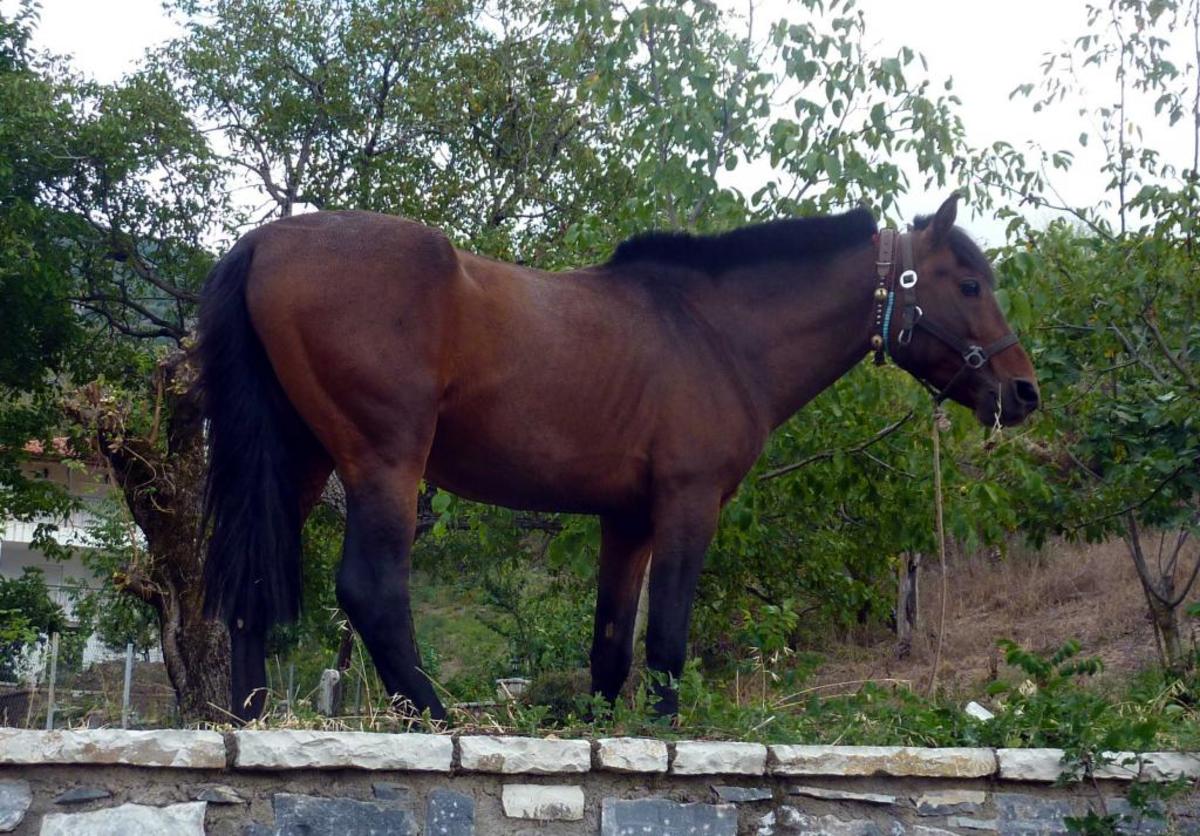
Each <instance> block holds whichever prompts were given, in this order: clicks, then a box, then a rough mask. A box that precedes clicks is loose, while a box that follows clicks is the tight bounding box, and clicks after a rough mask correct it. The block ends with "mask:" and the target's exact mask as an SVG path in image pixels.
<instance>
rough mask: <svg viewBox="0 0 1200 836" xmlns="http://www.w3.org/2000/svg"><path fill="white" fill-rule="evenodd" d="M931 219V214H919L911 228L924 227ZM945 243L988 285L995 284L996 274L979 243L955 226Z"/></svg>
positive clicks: (993, 285) (956, 256) (955, 255)
mask: <svg viewBox="0 0 1200 836" xmlns="http://www.w3.org/2000/svg"><path fill="white" fill-rule="evenodd" d="M932 221H933V216H932V215H919V216H917V217H916V218H915V219H914V220H913V229H915V230H922V229H925V228H926V227H928V226H929V224H930V223H931V222H932ZM946 244H947V246H949V247H950V252H952V253H954V257H955V258H957V259H958V260H959V261H961V262H962V263H963V264H964V265H965V266H966V267H969V268H970V269H972V270H974V271H975V272H976V273H977V274H978V275H979V278H981V279H984V280H985V281H986V282H987V283H988V284H989V285H990V286H992V287H995V286H996V276H995V274H994V273H993V272H992V263H991V261H989V260H988V257H987V256H986V255H984V253H983V250H982V249H980V247H979V245H978V244H976V243H975V242H974V241H973V240H971V236H970V235H968V234H967V233H966V232H964V231H963V230H962V229H961V228H959V227H957V226H955V227H951V228H950V235H949V236H948V237H947V238H946Z"/></svg>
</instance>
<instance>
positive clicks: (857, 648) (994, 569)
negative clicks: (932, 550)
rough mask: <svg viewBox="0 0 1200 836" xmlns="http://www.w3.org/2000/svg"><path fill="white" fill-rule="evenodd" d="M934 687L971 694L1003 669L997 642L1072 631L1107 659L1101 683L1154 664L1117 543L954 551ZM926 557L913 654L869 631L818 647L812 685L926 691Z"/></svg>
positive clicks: (930, 574) (1142, 611)
mask: <svg viewBox="0 0 1200 836" xmlns="http://www.w3.org/2000/svg"><path fill="white" fill-rule="evenodd" d="M948 570H949V571H948V586H949V598H948V600H947V606H946V635H945V641H944V646H943V650H942V657H943V658H942V665H941V672H940V674H939V678H938V681H939V685H940V687H941V688H943V689H945V690H946V691H947V692H948V693H951V694H957V695H964V696H965V695H968V694H969V695H977V694H978V693H979V691H980V688H981V686H982V685H983V684H985V683H986V682H988V681H990V680H992V679H994V678H995V677H996V676H997V674H998V673H1001V672H1002V671H1003V668H1004V665H1003V658H1002V654H1001V652H1000V651H999V650H998V649H997V647H996V640H997V639H1001V638H1008V639H1012V640H1013V641H1016V642H1018V643H1020V644H1022V645H1023V646H1025V647H1027V648H1030V649H1033V650H1039V651H1045V650H1053V649H1056V648H1058V647H1060V646H1061V645H1062V644H1063V643H1064V642H1066V641H1067V640H1069V639H1076V640H1078V641H1079V642H1080V643H1081V644H1082V645H1083V654H1084V655H1086V656H1098V657H1100V659H1101V660H1103V662H1104V666H1105V673H1104V675H1103V677H1102V678H1101V682H1103V681H1106V680H1107V681H1123V680H1127V679H1128V678H1129V677H1130V676H1131V675H1133V674H1135V673H1137V672H1138V671H1140V670H1142V669H1145V668H1147V667H1150V666H1152V665H1154V664H1155V663H1156V662H1157V661H1158V658H1157V654H1156V651H1155V645H1154V636H1153V632H1152V629H1151V626H1150V622H1149V620H1148V617H1147V614H1146V599H1145V597H1144V594H1143V592H1142V588H1141V585H1140V584H1139V582H1138V579H1137V575H1136V573H1135V571H1134V568H1133V564H1132V562H1131V561H1130V559H1129V555H1128V554H1127V552H1126V550H1125V545H1124V544H1123V543H1122V542H1120V541H1113V542H1109V543H1104V544H1100V545H1095V546H1068V545H1062V544H1053V545H1051V546H1048V547H1047V548H1046V549H1044V550H1042V551H1040V552H1034V551H1031V550H1028V549H1022V548H1017V549H1013V550H1012V551H1011V552H1010V553H1009V554H1008V555H1007V556H1005V557H1003V558H999V557H989V556H987V555H955V556H952V557H951V558H950V561H949V567H948ZM939 575H940V572H939V571H938V567H937V565H936V563H935V562H933V561H927V562H926V563H925V564H924V565H923V567H922V571H921V579H920V594H921V600H920V620H919V622H918V625H917V629H916V631H915V632H914V637H913V650H912V654H911V655H910V656H909V658H907V659H903V660H899V659H897V658H896V656H895V641H894V639H893V638H892V637H891V635H890V634H887V633H883V632H882V631H876V632H874V633H872V634H870V635H859V636H854V637H850V638H849V639H847V640H845V641H842V642H840V643H837V644H834V645H832V646H829V645H827V646H826V647H824V648H822V650H823V652H824V653H825V654H826V658H827V660H828V661H827V663H826V664H824V665H822V667H821V669H820V671H819V672H818V674H817V676H816V678H815V681H814V683H813V684H815V685H827V684H833V683H838V682H851V681H855V680H864V679H872V680H882V679H893V680H907V681H910V682H912V685H913V687H914V689H916V690H919V691H924V689H925V687H926V686H927V684H928V682H929V674H930V667H931V665H932V660H933V648H934V645H935V642H936V629H937V619H938V610H939V604H940V599H939V596H940V588H941V579H940V577H939Z"/></svg>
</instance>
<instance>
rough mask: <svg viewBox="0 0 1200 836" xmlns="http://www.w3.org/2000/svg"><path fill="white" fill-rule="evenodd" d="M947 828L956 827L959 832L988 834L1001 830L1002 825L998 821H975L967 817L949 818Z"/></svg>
mask: <svg viewBox="0 0 1200 836" xmlns="http://www.w3.org/2000/svg"><path fill="white" fill-rule="evenodd" d="M946 826H947V827H955V828H958V829H959V830H980V831H987V832H995V831H997V830H999V829H1000V823H999V822H998V821H997V820H996V819H973V818H968V817H967V816H947V817H946Z"/></svg>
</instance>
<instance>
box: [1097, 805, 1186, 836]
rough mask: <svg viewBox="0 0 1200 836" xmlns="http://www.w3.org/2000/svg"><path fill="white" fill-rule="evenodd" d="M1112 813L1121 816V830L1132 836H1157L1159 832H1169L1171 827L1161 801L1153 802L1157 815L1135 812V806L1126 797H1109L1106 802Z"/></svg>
mask: <svg viewBox="0 0 1200 836" xmlns="http://www.w3.org/2000/svg"><path fill="white" fill-rule="evenodd" d="M1105 806H1106V807H1107V808H1108V812H1109V814H1110V815H1115V816H1121V817H1122V818H1121V825H1120V826H1121V832H1122V833H1128V834H1130V836H1135V834H1136V836H1143V834H1146V836H1157V834H1159V833H1168V832H1170V828H1168V827H1167V821H1166V815H1165V808H1164V807H1163V805H1162V803H1161V802H1156V803H1153V804H1152V807H1153V809H1154V810H1155V811H1156V812H1157V813H1158V814H1159V815H1158V816H1157V817H1154V816H1149V815H1141V814H1139V813H1136V812H1134V809H1133V807H1131V806H1130V804H1129V802H1128V801H1126V800H1125V799H1124V798H1109V799H1107V800H1106V802H1105Z"/></svg>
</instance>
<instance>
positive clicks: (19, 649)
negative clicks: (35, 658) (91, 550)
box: [0, 567, 66, 682]
mask: <svg viewBox="0 0 1200 836" xmlns="http://www.w3.org/2000/svg"><path fill="white" fill-rule="evenodd" d="M65 630H66V618H65V617H64V615H63V611H62V608H61V607H59V606H58V605H57V604H55V603H54V602H53V601H52V600H50V593H49V591H48V590H47V589H46V582H45V581H44V580H43V579H42V571H41V570H40V569H36V568H28V567H27V568H26V569H25V570H23V571H22V573H21V576H20V577H19V578H0V680H4V681H6V682H12V681H14V680H16V679H17V677H18V676H19V675H20V673H21V663H22V661H23V660H24V659H25V657H26V655H27V653H28V652H29V651H30V650H31V649H33V648H36V647H39V646H41V645H43V644H45V642H46V641H48V640H49V638H50V635H51V634H52V633H57V632H62V631H65Z"/></svg>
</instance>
